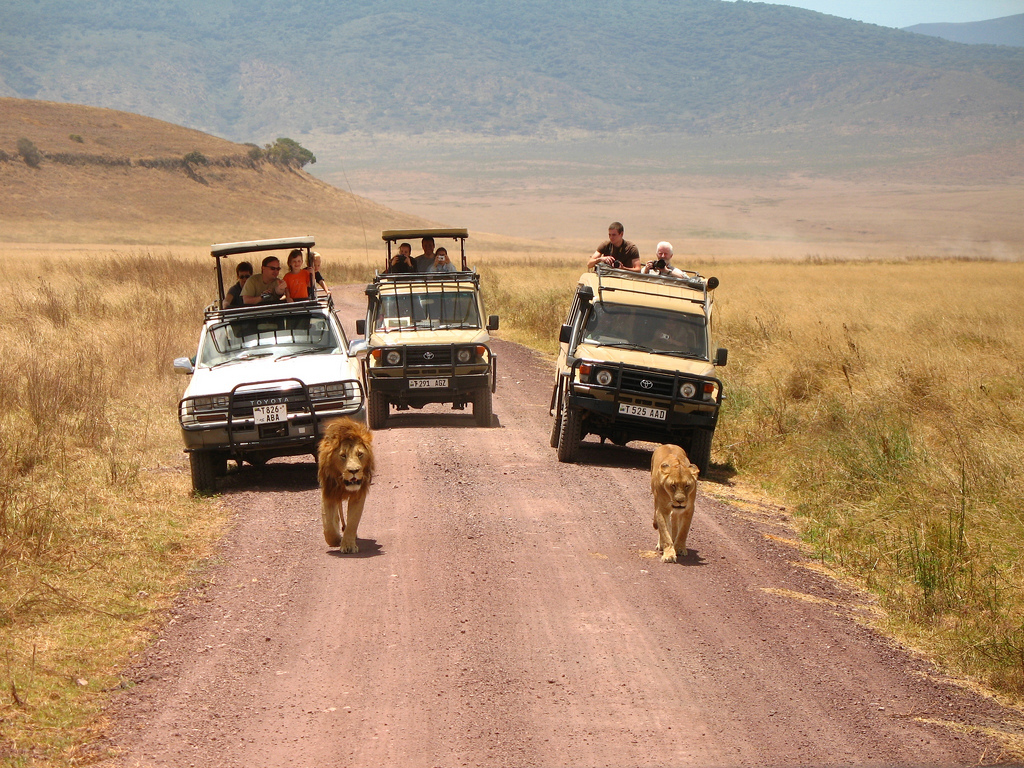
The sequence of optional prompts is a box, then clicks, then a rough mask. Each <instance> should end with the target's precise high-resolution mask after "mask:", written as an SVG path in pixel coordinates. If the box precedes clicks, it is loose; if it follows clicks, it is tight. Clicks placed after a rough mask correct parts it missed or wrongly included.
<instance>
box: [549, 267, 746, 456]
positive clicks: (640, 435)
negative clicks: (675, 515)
mask: <svg viewBox="0 0 1024 768" xmlns="http://www.w3.org/2000/svg"><path fill="white" fill-rule="evenodd" d="M717 286H718V279H717V278H714V277H711V278H704V277H702V276H701V275H699V274H697V273H696V272H685V273H684V276H683V277H666V276H661V275H643V274H638V273H634V272H630V271H626V270H621V269H613V268H609V267H605V266H604V265H601V264H599V265H598V266H597V269H596V271H594V272H586V273H584V274H583V275H581V276H580V278H579V282H578V283H577V286H576V293H575V296H574V297H573V301H572V306H571V307H570V309H569V316H568V319H567V320H566V321H565V324H564V325H563V326H562V329H561V333H560V336H559V342H560V344H559V353H558V362H557V375H556V379H555V386H554V391H553V392H552V395H551V409H552V413H553V415H554V423H553V425H552V428H551V447H552V448H556V449H557V451H558V459H559V461H566V462H571V461H574V460H575V459H576V456H577V453H578V451H579V447H580V441H581V440H582V439H583V438H584V437H585V436H586V435H588V434H593V435H598V436H600V437H601V439H602V442H604V440H605V439H608V440H610V441H611V442H613V443H615V444H616V445H625V444H626V443H628V442H629V441H631V440H643V441H649V442H657V443H675V444H677V445H679V446H681V447H682V448H683V449H684V450H685V451H686V453H687V455H688V456H689V457H690V460H691V461H692V462H693V463H694V464H696V465H697V466H698V467H699V468H700V471H701V472H702V473H703V472H706V471H707V468H708V463H709V461H710V458H711V440H712V438H713V436H714V433H715V427H716V425H717V423H718V412H719V409H720V407H721V405H722V397H723V393H722V382H721V380H720V379H718V378H717V377H716V376H715V368H716V367H717V366H723V365H725V363H726V359H727V357H728V351H727V350H725V349H718V350H716V351H715V353H714V356H712V355H711V354H710V350H711V339H710V336H711V327H712V324H711V318H712V308H713V305H714V294H713V292H714V289H715V288H716V287H717Z"/></svg>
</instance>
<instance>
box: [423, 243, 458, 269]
mask: <svg viewBox="0 0 1024 768" xmlns="http://www.w3.org/2000/svg"><path fill="white" fill-rule="evenodd" d="M427 272H458V270H457V269H455V265H454V264H452V260H451V259H449V258H448V249H447V248H438V249H437V250H436V251H434V263H433V264H431V265H430V266H429V267H428V268H427Z"/></svg>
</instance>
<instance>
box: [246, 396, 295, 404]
mask: <svg viewBox="0 0 1024 768" xmlns="http://www.w3.org/2000/svg"><path fill="white" fill-rule="evenodd" d="M284 402H287V401H286V400H285V399H284V398H283V397H268V398H266V399H264V400H253V401H252V404H253V405H277V404H278V403H284Z"/></svg>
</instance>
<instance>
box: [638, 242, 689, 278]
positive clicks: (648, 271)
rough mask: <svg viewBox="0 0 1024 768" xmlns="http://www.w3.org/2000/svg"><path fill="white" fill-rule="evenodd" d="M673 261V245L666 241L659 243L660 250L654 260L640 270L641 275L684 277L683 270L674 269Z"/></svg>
mask: <svg viewBox="0 0 1024 768" xmlns="http://www.w3.org/2000/svg"><path fill="white" fill-rule="evenodd" d="M671 261H672V243H668V242H665V241H664V240H663V241H661V242H660V243H658V250H657V252H656V253H655V256H654V260H653V261H648V262H647V263H646V264H644V265H643V267H641V268H640V274H643V275H661V276H663V277H684V276H685V275H684V273H683V270H681V269H677V268H676V267H673V266H672V264H671Z"/></svg>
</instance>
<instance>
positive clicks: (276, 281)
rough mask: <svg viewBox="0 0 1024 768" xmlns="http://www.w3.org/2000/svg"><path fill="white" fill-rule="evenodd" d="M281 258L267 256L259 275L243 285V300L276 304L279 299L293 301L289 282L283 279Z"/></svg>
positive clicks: (249, 302) (250, 302)
mask: <svg viewBox="0 0 1024 768" xmlns="http://www.w3.org/2000/svg"><path fill="white" fill-rule="evenodd" d="M280 274H281V260H280V259H279V258H277V256H267V257H266V258H265V259H263V264H262V267H261V269H260V273H259V274H258V275H253V276H252V277H250V278H249V279H248V280H246V281H245V285H244V286H242V301H244V302H245V303H246V304H276V303H277V302H279V301H291V297H290V296H288V284H287V283H285V281H284V280H282V279H281V278H280V277H279V275H280Z"/></svg>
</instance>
